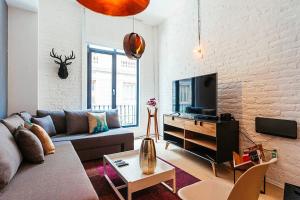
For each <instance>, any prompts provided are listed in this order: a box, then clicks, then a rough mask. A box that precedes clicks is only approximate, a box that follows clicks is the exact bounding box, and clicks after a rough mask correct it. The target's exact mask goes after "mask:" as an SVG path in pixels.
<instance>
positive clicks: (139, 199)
mask: <svg viewBox="0 0 300 200" xmlns="http://www.w3.org/2000/svg"><path fill="white" fill-rule="evenodd" d="M83 166H84V168H85V170H86V173H87V175H88V177H89V178H90V180H91V182H92V184H93V186H94V188H95V190H96V192H97V194H98V196H99V199H100V200H119V198H118V197H117V195H116V194H115V193H114V191H113V190H112V188H111V187H110V185H109V184H108V182H107V180H106V179H105V178H104V176H103V163H102V160H97V161H88V162H84V163H83ZM174 167H175V166H174ZM175 168H176V181H177V183H176V187H177V190H179V189H180V188H183V187H185V186H188V185H191V184H193V183H196V182H198V181H200V180H199V179H197V178H195V177H194V176H192V175H190V174H188V173H187V172H185V171H183V170H181V169H179V168H177V167H175ZM107 174H108V176H109V177H110V179H111V180H112V181H113V182H114V184H116V185H123V182H122V180H121V179H120V178H119V177H118V175H117V174H116V173H115V171H114V170H113V169H112V168H111V167H107ZM167 184H168V185H170V186H172V181H169V182H167ZM121 193H122V194H123V195H124V196H125V195H126V190H125V189H124V190H123V191H121ZM133 200H180V198H179V197H178V196H177V195H176V194H173V193H172V192H171V191H170V190H168V189H167V188H166V187H164V186H163V185H162V184H158V185H155V186H152V187H150V188H146V189H144V190H141V191H138V192H135V193H133Z"/></svg>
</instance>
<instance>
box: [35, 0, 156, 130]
mask: <svg viewBox="0 0 300 200" xmlns="http://www.w3.org/2000/svg"><path fill="white" fill-rule="evenodd" d="M131 31H132V20H131V19H128V18H124V17H122V18H114V17H107V16H104V15H100V14H96V13H94V12H91V11H89V10H86V11H84V9H83V8H82V6H81V5H79V4H78V3H77V2H76V1H73V0H65V1H61V0H43V1H40V8H39V37H40V39H39V54H40V56H39V76H38V77H39V108H41V109H52V110H53V109H54V110H56V109H81V108H83V109H84V108H86V104H87V102H86V101H87V59H86V58H87V57H86V55H87V44H88V43H92V44H96V45H100V46H107V47H113V48H118V49H122V48H123V38H124V36H125V34H127V33H129V32H131ZM135 31H136V32H138V33H140V34H141V35H142V36H143V37H144V38H145V40H146V43H147V44H146V45H147V46H146V51H145V53H144V55H143V57H142V59H141V60H140V104H141V107H140V111H141V112H140V117H141V120H140V127H139V128H137V129H136V136H139V135H141V134H145V132H144V131H145V125H146V112H145V109H146V107H145V106H144V105H145V103H146V101H147V99H149V98H150V97H153V96H154V83H153V78H154V75H153V74H154V73H153V69H154V61H153V58H154V50H153V48H154V46H153V44H154V31H153V28H152V27H151V26H147V25H143V24H141V23H139V22H136V29H135ZM52 48H55V50H56V51H57V52H58V53H59V54H69V53H70V52H71V50H74V52H75V54H76V60H75V61H74V62H73V64H72V65H71V66H70V67H69V72H70V75H69V78H68V79H66V80H61V79H59V77H58V76H57V72H58V66H57V65H56V64H55V63H54V62H53V59H52V58H50V56H49V52H50V51H51V49H52Z"/></svg>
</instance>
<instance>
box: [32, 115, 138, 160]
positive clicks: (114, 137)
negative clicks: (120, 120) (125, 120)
mask: <svg viewBox="0 0 300 200" xmlns="http://www.w3.org/2000/svg"><path fill="white" fill-rule="evenodd" d="M115 111H116V110H109V111H107V121H108V126H109V128H110V129H109V131H108V132H104V133H97V134H89V133H88V118H87V112H91V111H89V110H87V111H65V112H64V111H44V110H38V111H37V117H44V116H47V115H50V116H51V118H52V119H53V123H54V126H55V128H56V130H57V134H56V135H55V136H52V137H51V139H52V141H53V142H55V143H59V142H65V141H70V142H71V143H72V144H73V146H74V148H75V150H76V152H77V154H78V156H79V158H80V160H81V161H87V160H94V159H98V158H101V157H102V156H103V155H105V154H111V153H117V152H121V151H129V150H133V148H134V134H133V132H132V131H131V130H130V129H127V128H121V127H120V125H116V123H115V122H114V121H113V120H112V119H110V118H112V117H111V115H113V114H114V112H115ZM98 112H99V111H98ZM72 121H73V122H75V124H76V125H74V123H72ZM70 129H71V130H70ZM77 129H78V130H77ZM70 131H72V132H76V134H70V133H69V132H70Z"/></svg>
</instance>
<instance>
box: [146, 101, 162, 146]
mask: <svg viewBox="0 0 300 200" xmlns="http://www.w3.org/2000/svg"><path fill="white" fill-rule="evenodd" d="M147 106H148V107H147V110H148V125H147V137H150V127H151V119H152V118H154V132H155V141H156V142H157V140H159V132H158V121H157V113H158V112H157V111H158V109H157V100H156V99H155V98H151V99H149V100H148V101H147Z"/></svg>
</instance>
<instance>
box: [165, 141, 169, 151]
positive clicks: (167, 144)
mask: <svg viewBox="0 0 300 200" xmlns="http://www.w3.org/2000/svg"><path fill="white" fill-rule="evenodd" d="M169 145H170V143H169V142H166V147H165V149H166V150H168V147H169Z"/></svg>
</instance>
